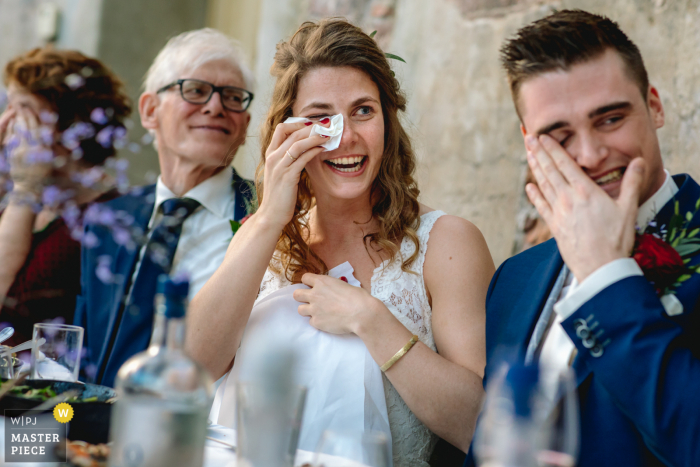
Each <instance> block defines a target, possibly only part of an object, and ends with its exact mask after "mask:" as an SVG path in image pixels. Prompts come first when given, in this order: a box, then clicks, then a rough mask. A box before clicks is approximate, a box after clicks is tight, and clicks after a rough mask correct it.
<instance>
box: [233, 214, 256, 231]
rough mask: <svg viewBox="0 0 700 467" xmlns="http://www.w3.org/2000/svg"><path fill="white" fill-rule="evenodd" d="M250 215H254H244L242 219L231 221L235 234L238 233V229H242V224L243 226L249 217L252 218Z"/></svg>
mask: <svg viewBox="0 0 700 467" xmlns="http://www.w3.org/2000/svg"><path fill="white" fill-rule="evenodd" d="M250 216H252V214H248V215H247V216H245V217H244V218H243V219H241V220H240V221H234V220H230V221H229V222H230V223H231V233H233V234H234V235H236V232H238V229H240V228H241V226H242V225H243V224H245V221H247V220H248V219H250Z"/></svg>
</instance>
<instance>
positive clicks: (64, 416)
mask: <svg viewBox="0 0 700 467" xmlns="http://www.w3.org/2000/svg"><path fill="white" fill-rule="evenodd" d="M53 418H55V419H56V421H57V422H59V423H68V422H70V421H71V420H73V407H71V406H70V405H69V404H66V403H65V402H61V403H60V404H58V405H57V406H56V407H54V409H53Z"/></svg>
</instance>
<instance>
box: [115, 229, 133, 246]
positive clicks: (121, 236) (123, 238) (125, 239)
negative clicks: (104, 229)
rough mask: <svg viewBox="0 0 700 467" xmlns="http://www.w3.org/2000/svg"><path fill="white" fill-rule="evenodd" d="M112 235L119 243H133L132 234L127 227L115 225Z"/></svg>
mask: <svg viewBox="0 0 700 467" xmlns="http://www.w3.org/2000/svg"><path fill="white" fill-rule="evenodd" d="M112 237H113V238H114V242H115V243H116V244H117V245H128V244H129V243H131V235H130V234H129V231H128V230H126V229H122V228H118V227H115V228H114V230H112Z"/></svg>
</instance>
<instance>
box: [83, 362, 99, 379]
mask: <svg viewBox="0 0 700 467" xmlns="http://www.w3.org/2000/svg"><path fill="white" fill-rule="evenodd" d="M84 371H85V376H87V377H88V380H90V381H95V376H97V365H95V364H94V363H89V364H87V365H85V370H84Z"/></svg>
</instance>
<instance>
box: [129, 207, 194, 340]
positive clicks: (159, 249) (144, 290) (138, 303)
mask: <svg viewBox="0 0 700 467" xmlns="http://www.w3.org/2000/svg"><path fill="white" fill-rule="evenodd" d="M199 206H200V204H199V201H196V200H193V199H190V198H171V199H167V200H165V201H163V203H162V204H161V205H160V209H161V211H162V213H163V218H162V219H161V220H160V222H159V223H158V225H157V226H156V228H155V229H153V233H152V234H151V236H150V238H149V239H148V243H147V244H146V251H145V253H144V255H143V259H142V260H141V267H140V268H139V272H138V274H137V275H136V280H135V281H134V284H133V287H132V289H131V297H130V300H129V303H128V304H127V311H128V312H129V313H130V314H136V311H137V312H138V313H139V314H143V315H145V316H146V317H147V320H148V323H150V322H151V321H152V319H153V297H154V296H155V293H156V285H157V283H158V276H160V275H161V274H170V269H171V268H172V265H173V258H174V257H175V250H176V249H177V244H178V241H179V240H180V232H182V224H183V223H184V222H185V219H187V217H188V216H189V215H190V214H192V213H193V212H194V211H195V209H197V208H198V207H199ZM134 306H135V307H138V310H134ZM149 337H150V334H149Z"/></svg>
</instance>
